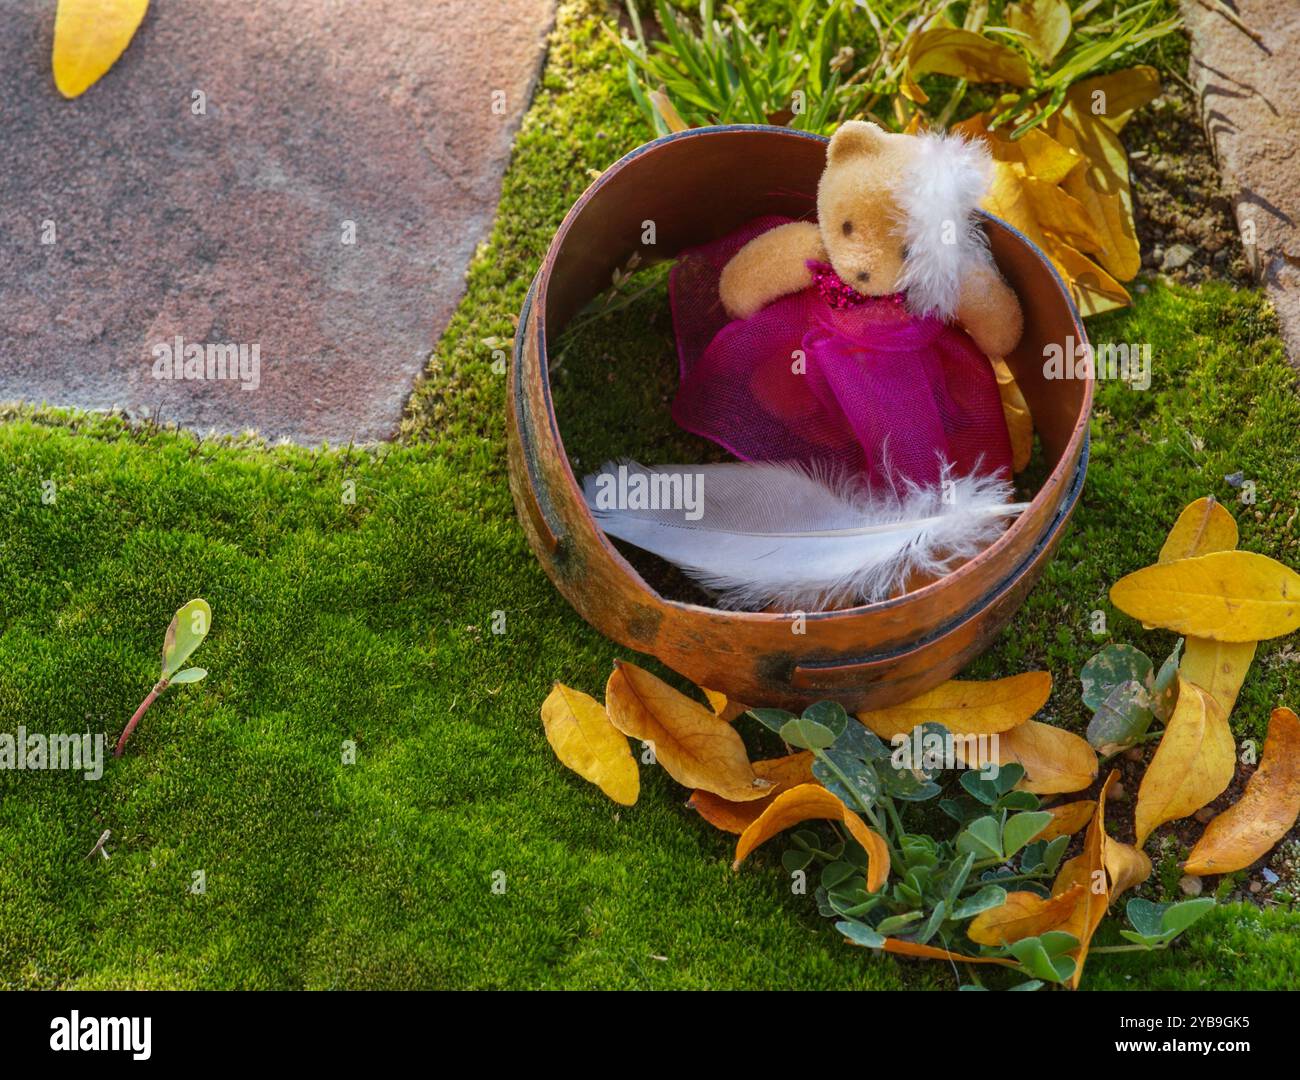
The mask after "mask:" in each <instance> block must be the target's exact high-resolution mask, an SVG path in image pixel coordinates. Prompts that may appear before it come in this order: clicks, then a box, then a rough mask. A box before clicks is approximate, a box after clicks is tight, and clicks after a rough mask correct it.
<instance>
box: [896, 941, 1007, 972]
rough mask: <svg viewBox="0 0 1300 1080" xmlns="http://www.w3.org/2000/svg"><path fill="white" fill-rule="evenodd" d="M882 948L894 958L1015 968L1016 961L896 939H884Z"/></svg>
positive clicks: (1003, 957)
mask: <svg viewBox="0 0 1300 1080" xmlns="http://www.w3.org/2000/svg"><path fill="white" fill-rule="evenodd" d="M883 948H884V950H885V952H890V953H893V954H894V955H895V956H914V957H916V958H918V959H920V960H954V961H956V962H957V963H960V964H1001V965H1002V966H1003V967H1015V966H1016V961H1014V960H1011V959H1009V958H1007V957H1005V956H963V955H962V954H961V953H955V952H950V951H949V950H947V949H940V948H939V947H938V946H935V945H921V944H918V943H917V942H915V941H900V940H899V939H898V938H885V944H884V946H883Z"/></svg>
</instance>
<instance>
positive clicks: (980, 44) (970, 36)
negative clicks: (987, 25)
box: [900, 26, 1033, 105]
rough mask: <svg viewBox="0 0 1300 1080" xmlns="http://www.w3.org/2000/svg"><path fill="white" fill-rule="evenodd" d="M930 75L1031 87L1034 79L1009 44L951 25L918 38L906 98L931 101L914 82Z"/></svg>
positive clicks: (911, 57) (910, 53) (905, 85)
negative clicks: (920, 91)
mask: <svg viewBox="0 0 1300 1080" xmlns="http://www.w3.org/2000/svg"><path fill="white" fill-rule="evenodd" d="M931 74H934V75H951V76H952V77H953V78H956V79H966V80H967V81H968V82H975V83H990V82H991V83H1009V84H1010V85H1012V86H1028V85H1029V82H1030V79H1031V78H1032V77H1033V76H1032V73H1031V72H1030V70H1029V64H1028V63H1027V62H1026V61H1025V58H1024V57H1023V56H1021V55H1020V54H1019V53H1018V52H1016V50H1015V49H1013V48H1011V47H1010V46H1009V45H1003V44H1002V43H1001V42H998V41H994V40H993V39H992V38H987V37H984V36H983V35H982V34H977V33H975V32H974V31H971V30H959V29H957V28H956V27H951V26H935V27H931V28H930V29H929V30H925V31H923V32H921V33H920V34H918V35H917V36H916V40H915V41H913V43H912V47H911V49H909V50H908V54H907V72H906V78H905V79H904V80H903V82H902V85H901V87H900V89H901V90H902V93H903V95H904V96H905V97H907V98H910V99H911V100H912V101H915V102H917V104H920V105H924V104H925V102H926V101H927V100H928V99H927V98H926V97H925V94H924V92H922V93H920V94H917V91H918V90H920V87H918V86H917V85H916V82H915V80H917V79H919V78H920V77H921V76H922V75H931Z"/></svg>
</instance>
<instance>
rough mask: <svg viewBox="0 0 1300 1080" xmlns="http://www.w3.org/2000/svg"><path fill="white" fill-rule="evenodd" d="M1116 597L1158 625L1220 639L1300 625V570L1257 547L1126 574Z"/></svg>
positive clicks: (1269, 634)
mask: <svg viewBox="0 0 1300 1080" xmlns="http://www.w3.org/2000/svg"><path fill="white" fill-rule="evenodd" d="M1110 599H1111V603H1113V604H1114V605H1115V606H1116V607H1117V608H1119V609H1120V610H1121V611H1123V612H1124V613H1126V614H1128V615H1131V616H1133V618H1135V619H1140V620H1141V621H1142V622H1144V623H1150V624H1151V625H1153V626H1163V627H1166V628H1168V629H1170V630H1173V631H1175V632H1177V633H1180V634H1186V635H1188V636H1189V637H1203V638H1212V639H1213V640H1215V641H1228V642H1238V641H1241V642H1244V641H1263V640H1265V639H1266V638H1274V637H1280V636H1281V635H1282V634H1289V633H1291V631H1293V630H1295V629H1297V628H1300V574H1297V573H1296V572H1295V571H1294V570H1292V569H1291V568H1290V567H1288V566H1284V565H1283V564H1282V563H1280V562H1278V561H1277V560H1276V559H1270V558H1269V557H1268V556H1267V555H1257V554H1255V552H1253V551H1216V552H1212V553H1211V554H1209V555H1200V556H1197V557H1195V558H1191V559H1176V560H1174V561H1173V562H1168V563H1157V564H1156V565H1155V566H1148V567H1146V568H1145V569H1142V570H1138V571H1136V572H1135V573H1132V574H1129V575H1128V576H1127V577H1123V578H1120V579H1119V581H1117V582H1115V584H1114V585H1112V586H1111V590H1110Z"/></svg>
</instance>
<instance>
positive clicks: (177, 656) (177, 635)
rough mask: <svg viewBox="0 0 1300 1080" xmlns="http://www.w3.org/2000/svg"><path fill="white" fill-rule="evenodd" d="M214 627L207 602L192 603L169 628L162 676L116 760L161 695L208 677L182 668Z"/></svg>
mask: <svg viewBox="0 0 1300 1080" xmlns="http://www.w3.org/2000/svg"><path fill="white" fill-rule="evenodd" d="M211 625H212V609H211V608H210V607H208V602H207V601H206V600H191V601H190V602H189V603H188V604H186V605H185V606H184V607H183V608H181V609H180V610H179V611H178V612H176V614H175V615H174V616H173V617H172V621H171V625H170V626H168V627H167V636H166V637H165V638H164V639H163V652H162V675H161V676H160V677H159V679H158V681H157V682H156V683H154V687H153V689H152V690H150V691H149V693H148V695H147V696H146V697H145V699H144V700H143V701H142V702H140V707H139V708H138V709H136V710H135V715H133V716H132V717H131V719H130V720H129V721H127V725H126V727H125V728H124V729H123V731H122V737H121V738H120V739H118V740H117V747H116V749H114V751H113V756H114V757H121V756H122V751H123V750H125V749H126V741H127V739H129V738H130V737H131V733H132V732H133V731H135V728H136V725H137V724H138V723H140V717H142V716H144V714H145V712H146V710H148V708H149V706H150V705H152V704H153V703H154V701H155V700H156V699H157V697H158V695H159V694H161V693H162V692H163V691H164V690H166V689H167V687H169V686H171V685H172V684H173V683H196V682H198V681H199V680H200V679H201V678H203V677H204V676H205V675H207V672H206V671H204V670H203V668H200V667H191V668H183V669H182V665H183V664H184V663H185V661H186V660H188V659H189V658H190V656H191V655H192V654H193V653H194V650H195V649H197V648H198V647H199V646H200V645H201V644H203V639H204V638H205V637H207V636H208V629H209V627H211Z"/></svg>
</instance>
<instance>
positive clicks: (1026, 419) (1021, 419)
mask: <svg viewBox="0 0 1300 1080" xmlns="http://www.w3.org/2000/svg"><path fill="white" fill-rule="evenodd" d="M993 373H994V374H995V375H996V376H997V379H998V395H999V396H1000V397H1001V398H1002V415H1003V416H1004V417H1005V418H1006V421H1007V434H1009V435H1010V436H1011V471H1012V472H1023V471H1024V469H1025V467H1026V466H1027V465H1028V464H1029V458H1030V457H1031V456H1032V454H1033V452H1034V420H1033V416H1032V415H1031V414H1030V412H1029V402H1027V401H1026V400H1025V395H1024V394H1022V393H1021V392H1020V387H1019V386H1018V385H1017V384H1016V378H1015V376H1014V375H1012V374H1011V369H1010V368H1009V367H1007V362H1006V361H1005V360H1002V359H1000V358H995V359H994V360H993Z"/></svg>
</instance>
